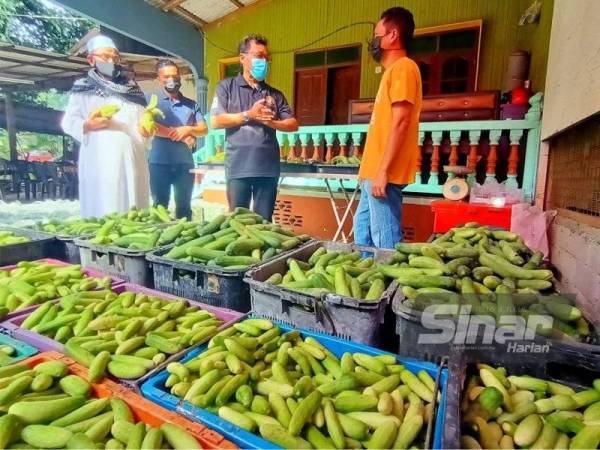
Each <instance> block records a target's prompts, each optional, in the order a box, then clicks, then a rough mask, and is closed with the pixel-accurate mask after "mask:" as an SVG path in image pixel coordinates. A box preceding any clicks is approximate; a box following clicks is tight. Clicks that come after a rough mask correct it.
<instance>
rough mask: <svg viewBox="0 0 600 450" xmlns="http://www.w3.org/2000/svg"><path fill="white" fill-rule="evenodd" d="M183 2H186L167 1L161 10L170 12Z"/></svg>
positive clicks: (182, 0)
mask: <svg viewBox="0 0 600 450" xmlns="http://www.w3.org/2000/svg"><path fill="white" fill-rule="evenodd" d="M183 2H185V0H167V1H166V2H164V3H163V5H162V7H161V9H162V10H163V11H164V12H169V11H170V10H172V9H173V8H175V7H177V6H179V5H181V4H182V3H183Z"/></svg>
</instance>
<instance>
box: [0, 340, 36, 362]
mask: <svg viewBox="0 0 600 450" xmlns="http://www.w3.org/2000/svg"><path fill="white" fill-rule="evenodd" d="M0 345H10V346H11V347H13V348H14V349H15V350H16V354H15V356H13V357H12V361H11V364H12V363H16V362H17V361H21V360H23V359H25V358H29V357H30V356H33V355H36V354H37V353H38V349H37V348H35V347H32V346H31V345H27V344H25V343H23V342H21V341H17V340H16V339H13V338H11V337H10V336H7V335H6V334H3V333H0Z"/></svg>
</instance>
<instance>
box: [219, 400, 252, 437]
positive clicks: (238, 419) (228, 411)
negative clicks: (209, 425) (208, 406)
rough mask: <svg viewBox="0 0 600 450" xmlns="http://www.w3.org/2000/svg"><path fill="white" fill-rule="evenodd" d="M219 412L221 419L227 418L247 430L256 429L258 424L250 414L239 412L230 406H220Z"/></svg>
mask: <svg viewBox="0 0 600 450" xmlns="http://www.w3.org/2000/svg"><path fill="white" fill-rule="evenodd" d="M218 414H219V417H220V418H221V419H224V420H227V421H228V422H231V423H233V424H234V425H236V426H238V427H240V428H243V429H244V430H247V431H249V432H251V433H252V432H253V431H254V430H256V427H257V424H256V422H255V421H254V420H252V419H251V418H250V417H249V416H246V415H244V414H242V413H239V412H237V411H235V410H234V409H232V408H230V407H228V406H222V407H220V408H219V411H218Z"/></svg>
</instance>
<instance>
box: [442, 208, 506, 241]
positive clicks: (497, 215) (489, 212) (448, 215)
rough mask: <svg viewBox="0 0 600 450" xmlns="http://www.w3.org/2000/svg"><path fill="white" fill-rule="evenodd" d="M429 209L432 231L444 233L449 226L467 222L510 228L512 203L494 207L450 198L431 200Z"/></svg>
mask: <svg viewBox="0 0 600 450" xmlns="http://www.w3.org/2000/svg"><path fill="white" fill-rule="evenodd" d="M431 210H432V211H433V215H434V218H433V232H434V233H445V232H446V231H448V230H449V229H450V228H453V227H456V226H458V225H463V224H465V223H467V222H477V223H479V224H481V225H490V226H494V227H500V228H504V229H505V230H510V220H511V215H512V205H507V206H502V207H495V206H489V205H482V204H477V203H467V202H457V201H452V200H435V201H433V202H431Z"/></svg>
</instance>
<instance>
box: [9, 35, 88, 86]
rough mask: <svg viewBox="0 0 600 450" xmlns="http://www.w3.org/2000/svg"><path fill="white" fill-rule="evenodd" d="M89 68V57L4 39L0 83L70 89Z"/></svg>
mask: <svg viewBox="0 0 600 450" xmlns="http://www.w3.org/2000/svg"><path fill="white" fill-rule="evenodd" d="M88 68H89V66H88V63H87V61H86V60H85V58H81V57H78V56H67V55H61V54H59V53H54V52H49V51H44V50H38V49H35V48H30V47H23V46H21V45H14V44H9V43H5V42H0V87H6V86H12V87H14V86H19V85H23V86H27V87H28V88H29V89H38V88H39V89H46V88H50V87H57V88H59V89H61V88H65V89H66V88H67V87H69V86H70V85H71V84H72V82H73V79H75V78H78V77H81V76H82V75H83V74H85V73H86V72H87V70H88Z"/></svg>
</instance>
